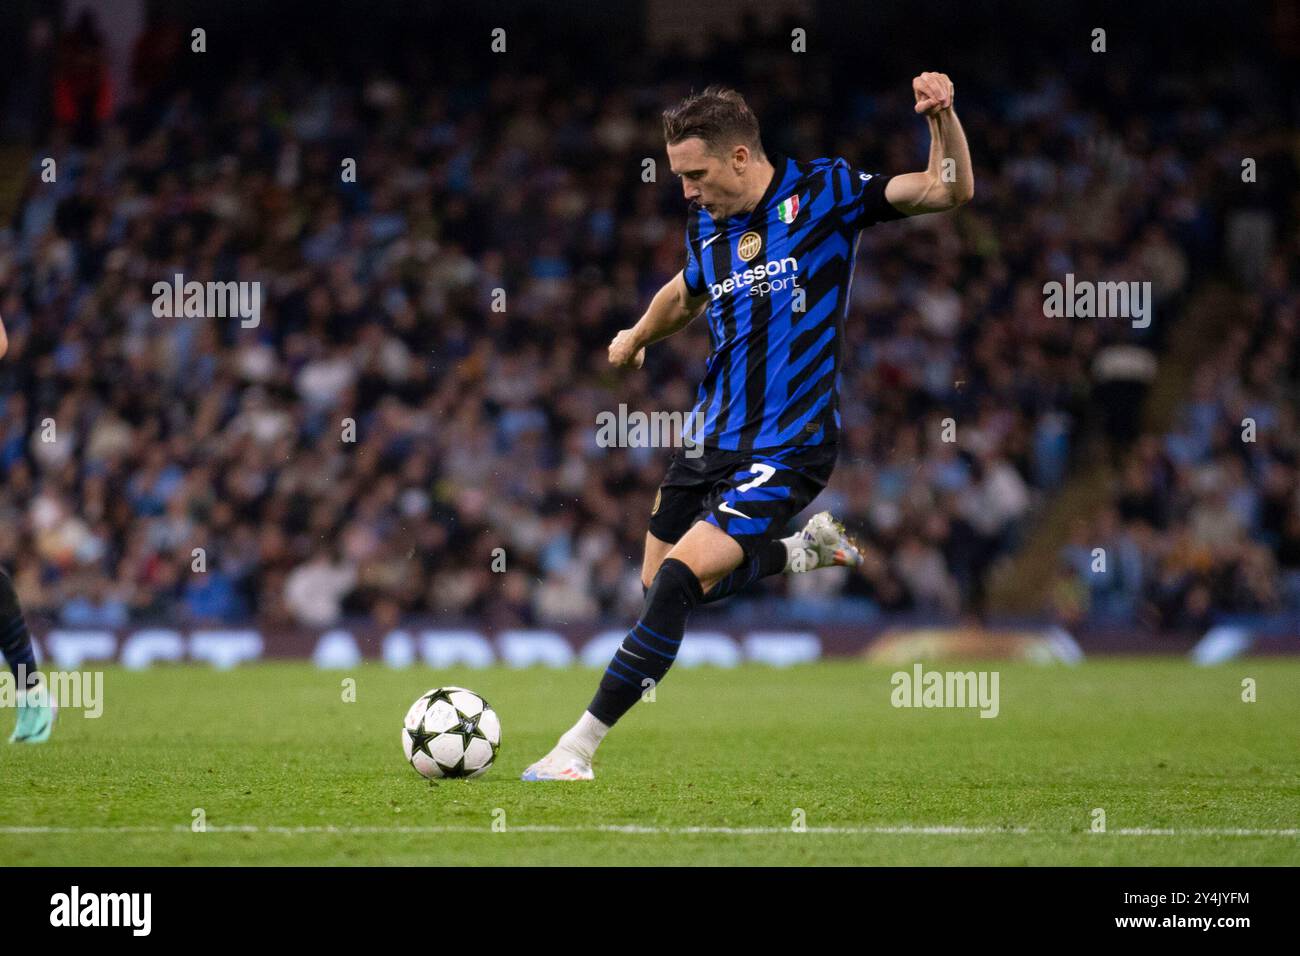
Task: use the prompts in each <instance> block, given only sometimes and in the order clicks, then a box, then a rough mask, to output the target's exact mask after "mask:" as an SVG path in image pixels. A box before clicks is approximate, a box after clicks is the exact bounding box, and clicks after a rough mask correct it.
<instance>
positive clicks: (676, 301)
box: [523, 73, 974, 780]
mask: <svg viewBox="0 0 1300 956" xmlns="http://www.w3.org/2000/svg"><path fill="white" fill-rule="evenodd" d="M912 90H913V93H914V94H915V97H916V103H915V107H914V108H915V110H916V112H917V113H918V114H921V115H923V116H924V117H925V118H926V122H927V123H928V124H929V127H930V158H929V165H928V166H927V168H926V169H925V170H924V171H923V172H914V173H906V174H903V175H897V176H887V175H881V174H876V173H868V172H863V171H860V170H857V169H854V168H852V167H851V166H850V164H849V163H848V162H846V161H845V160H843V159H816V160H812V161H811V162H799V161H796V160H793V159H789V158H786V157H783V156H777V155H773V156H771V157H770V158H769V157H768V156H767V155H765V154H764V151H763V147H762V143H761V141H760V138H759V129H758V121H757V119H755V117H754V114H753V113H752V112H751V111H750V109H749V107H748V106H747V105H746V103H745V101H744V99H743V97H741V95H740V94H739V93H737V92H735V91H734V90H728V89H723V88H719V87H711V88H709V89H707V90H705V91H704V92H703V93H700V94H698V95H693V96H691V97H688V98H687V99H686V100H684V101H683V102H682V103H680V104H679V105H678V106H676V107H674V108H673V109H670V110H668V111H666V112H665V113H664V134H665V139H666V140H667V148H668V159H669V164H670V166H671V168H672V171H673V174H674V175H675V176H677V177H678V178H680V179H681V181H682V188H683V191H684V193H685V197H686V199H687V200H689V201H690V203H691V204H692V206H693V207H694V209H693V213H692V215H691V216H690V217H689V220H688V223H687V229H686V266H685V268H684V269H683V270H682V271H681V272H679V273H678V274H677V275H676V276H674V277H673V278H672V279H671V280H670V281H669V282H668V284H667V285H665V286H664V287H663V288H662V289H660V290H659V292H658V293H657V294H656V295H655V297H654V299H653V300H652V301H651V303H650V306H649V308H648V309H647V310H646V312H645V314H644V315H643V316H642V317H641V319H640V320H639V321H638V322H637V323H636V325H635V326H633V327H632V328H630V329H624V330H623V331H621V332H619V333H618V335H616V336H615V337H614V340H613V341H612V342H611V343H610V346H609V360H610V362H611V363H613V364H614V365H616V366H620V367H635V368H640V367H641V364H642V362H643V361H644V349H645V347H646V346H647V345H650V344H652V343H654V342H657V341H659V340H660V339H663V338H666V337H667V336H669V335H672V334H673V333H674V332H677V331H679V330H680V329H682V328H684V327H685V326H686V325H687V324H688V323H689V322H690V321H691V320H692V319H694V318H695V316H696V315H697V314H698V313H699V312H700V310H701V308H702V307H704V306H706V305H707V306H708V322H709V332H710V338H711V344H712V350H711V353H710V355H709V360H708V365H707V367H706V370H705V373H704V380H703V382H702V383H701V384H700V389H699V397H698V401H697V404H696V406H695V409H694V412H693V414H692V418H693V419H694V420H695V421H696V422H697V423H698V425H697V427H696V429H695V433H694V434H692V436H691V438H692V439H693V440H695V441H698V442H702V444H703V446H704V448H703V453H702V454H700V455H698V456H696V457H687V456H685V455H683V454H681V453H678V454H677V455H675V456H674V458H673V460H672V463H671V465H670V466H669V469H668V474H667V477H665V479H664V481H663V484H662V485H661V486H660V489H659V493H658V494H657V495H656V496H655V502H654V506H653V508H652V509H651V512H650V530H649V532H648V533H647V535H646V543H645V557H644V561H643V564H642V570H641V580H642V583H643V584H644V585H645V586H646V588H647V590H646V596H645V605H644V608H643V610H642V612H641V616H640V618H639V619H638V620H637V621H636V623H635V624H634V625H633V626H632V628H631V630H629V631H628V633H627V635H626V637H624V639H623V642H622V644H621V645H620V646H619V648H618V650H617V651H616V652H615V654H614V658H613V660H612V661H610V664H609V667H608V668H607V669H606V671H605V673H604V676H603V677H602V678H601V681H600V686H599V688H598V689H597V691H596V695H595V697H594V698H593V699H592V701H591V703H590V704H589V705H588V707H587V709H586V711H585V712H584V713H583V715H582V717H581V718H580V719H579V720H578V722H577V723H576V724H575V725H574V726H573V727H572V728H571V729H570V730H568V731H567V732H565V734H564V735H563V736H562V737H560V740H559V742H558V743H557V744H556V745H555V747H554V748H553V749H552V750H551V752H550V753H549V754H547V755H546V756H545V757H543V758H542V759H541V760H539V761H538V762H537V763H535V764H533V765H532V766H531V767H529V768H528V769H527V770H525V771H524V773H523V779H524V780H591V779H592V778H593V776H594V775H593V773H592V769H591V762H592V757H593V756H594V754H595V752H596V748H597V747H598V746H599V745H600V742H601V740H602V739H603V738H604V736H605V734H606V733H608V731H609V729H610V727H612V726H613V725H614V723H615V722H616V721H618V719H619V718H620V717H622V716H623V715H624V714H625V713H627V711H628V710H629V709H630V708H631V707H632V705H633V704H635V703H636V702H637V700H638V699H640V697H641V695H642V693H643V691H644V689H645V688H648V687H651V686H654V685H656V684H658V683H659V682H660V681H661V680H663V677H664V675H665V674H666V673H667V672H668V668H669V667H671V666H672V663H673V660H674V658H675V657H676V656H677V650H678V647H679V646H680V645H681V641H682V634H683V633H684V631H685V627H686V621H687V618H688V617H689V616H690V614H691V611H692V610H693V609H694V608H695V607H696V606H697V605H699V604H701V603H705V602H707V601H710V600H716V599H718V598H719V597H724V596H726V595H727V594H731V593H734V592H735V591H736V590H739V589H740V588H742V587H745V586H747V585H749V584H750V583H752V582H753V581H755V580H757V579H758V578H761V577H764V576H766V575H770V574H777V573H781V572H783V571H794V572H797V571H800V570H808V569H810V568H812V567H818V566H825V565H828V564H851V563H854V561H855V560H856V554H855V553H854V552H853V548H852V545H851V543H850V542H849V541H848V540H847V538H846V537H845V536H844V534H843V530H842V529H841V528H840V527H839V526H838V525H837V524H836V523H835V522H834V521H833V520H832V519H831V517H830V515H829V514H827V513H825V512H823V513H822V514H819V515H817V516H816V517H815V518H814V519H813V520H812V521H810V522H809V524H808V526H807V527H806V528H805V529H804V531H803V532H802V533H801V534H799V535H796V536H794V537H793V538H788V539H785V540H778V539H775V535H776V534H777V533H779V532H780V530H781V529H782V528H783V527H784V525H785V523H786V522H787V521H789V519H791V518H793V517H794V516H795V515H796V514H798V513H799V512H800V511H802V510H803V509H804V508H805V507H806V506H807V505H808V504H809V503H811V502H812V500H813V499H814V498H815V497H816V496H817V495H818V493H819V492H820V491H821V490H822V488H824V487H825V485H826V482H827V480H828V479H829V478H830V474H831V469H832V468H833V467H834V464H835V458H836V453H837V444H836V443H837V439H838V434H839V425H840V414H839V394H838V385H839V377H840V362H841V346H840V340H841V327H842V324H843V322H844V319H845V315H846V313H847V310H848V298H849V283H850V280H851V278H852V273H853V260H854V257H855V254H856V252H857V240H858V236H859V233H860V232H861V230H862V229H864V228H866V227H867V226H870V225H873V224H875V223H880V222H888V221H890V220H893V219H900V218H902V217H904V216H912V215H919V214H921V213H928V212H940V211H943V210H947V209H952V208H953V207H955V206H959V205H961V204H962V203H964V202H967V201H968V200H969V199H970V198H971V196H972V195H973V192H974V180H973V175H972V172H971V161H970V152H969V150H968V148H967V145H966V138H965V136H964V135H963V133H962V129H961V124H960V123H958V121H957V116H956V114H955V113H954V112H953V108H952V103H953V85H952V82H951V81H950V80H949V79H948V77H947V76H946V75H945V74H943V73H922V74H920V75H919V76H917V77H916V78H915V79H913V80H912Z"/></svg>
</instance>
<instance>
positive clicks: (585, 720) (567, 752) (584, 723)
mask: <svg viewBox="0 0 1300 956" xmlns="http://www.w3.org/2000/svg"><path fill="white" fill-rule="evenodd" d="M607 733H609V725H607V724H604V723H601V722H600V721H599V720H597V719H596V718H595V717H593V716H592V715H591V714H590V713H589V712H588V711H585V710H584V711H583V712H582V716H581V717H579V718H578V722H577V723H576V724H574V725H573V726H572V727H571V728H569V729H568V730H567V731H565V733H564V736H562V737H561V738H560V742H559V743H557V744H556V745H555V746H554V747H553V748H552V749H551V752H550V753H548V754H547V755H546V756H545V757H543V758H542V759H541V760H539V761H537V763H535V764H533V765H532V766H531V767H529V768H528V769H527V770H525V771H524V772H523V773H522V774H521V775H520V777H519V779H520V780H528V781H536V780H594V779H596V775H595V774H594V773H593V772H592V770H591V760H592V758H593V757H594V756H595V755H596V748H597V747H599V746H600V742H601V740H603V739H604V738H605V735H606V734H607Z"/></svg>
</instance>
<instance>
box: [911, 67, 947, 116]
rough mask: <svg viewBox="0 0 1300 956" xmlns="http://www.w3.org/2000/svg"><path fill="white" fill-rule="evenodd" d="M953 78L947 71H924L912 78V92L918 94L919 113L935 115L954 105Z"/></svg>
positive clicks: (917, 105) (917, 106)
mask: <svg viewBox="0 0 1300 956" xmlns="http://www.w3.org/2000/svg"><path fill="white" fill-rule="evenodd" d="M952 90H953V86H952V80H950V79H948V74H947V73H922V74H921V75H920V76H917V77H913V79H912V92H913V93H915V94H916V106H915V107H913V109H915V110H916V111H917V112H918V113H924V114H925V115H926V116H933V115H934V114H935V113H938V112H939V111H940V110H946V109H948V108H949V107H950V106H952Z"/></svg>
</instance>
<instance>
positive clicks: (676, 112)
mask: <svg viewBox="0 0 1300 956" xmlns="http://www.w3.org/2000/svg"><path fill="white" fill-rule="evenodd" d="M693 136H696V137H699V138H700V139H702V140H703V141H704V145H705V146H707V147H708V149H709V151H710V152H718V151H720V150H724V149H726V148H728V147H730V146H738V145H745V146H748V147H749V148H750V149H751V150H752V151H753V152H754V154H755V155H756V156H762V155H763V143H762V140H760V139H759V135H758V117H756V116H755V115H754V111H753V110H751V109H750V108H749V104H748V103H746V102H745V98H744V97H743V96H741V95H740V94H739V93H737V92H736V91H735V90H732V89H728V88H727V87H725V86H710V87H709V88H708V89H706V90H705V91H704V92H703V93H692V94H691V95H690V96H688V97H686V99H684V100H682V101H681V102H680V103H678V104H677V105H676V106H674V107H672V108H671V109H666V110H664V139H665V140H666V141H667V143H668V145H669V146H672V145H674V144H675V143H680V142H681V141H682V140H684V139H690V138H691V137H693Z"/></svg>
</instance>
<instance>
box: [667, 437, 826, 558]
mask: <svg viewBox="0 0 1300 956" xmlns="http://www.w3.org/2000/svg"><path fill="white" fill-rule="evenodd" d="M838 455H839V446H838V445H801V446H795V447H790V448H769V449H766V450H755V451H724V450H722V449H718V448H705V449H704V452H703V454H701V455H699V456H697V457H695V458H689V457H687V456H686V455H685V454H683V452H682V451H680V450H679V451H678V452H677V454H675V455H674V456H673V461H672V464H671V465H669V466H668V474H667V475H666V476H665V478H664V481H663V484H662V485H660V486H659V492H658V493H657V494H656V495H655V503H654V507H653V508H652V509H651V511H650V533H651V534H653V535H654V536H655V537H656V538H658V539H659V540H660V541H667V542H668V543H669V544H676V543H677V541H678V540H679V539H680V538H681V537H682V535H684V534H685V533H686V532H687V531H688V530H690V527H691V525H693V524H695V522H696V521H707V522H709V523H710V524H712V525H714V526H716V527H718V528H721V529H722V530H723V531H725V532H726V533H727V534H728V535H730V536H731V537H732V538H734V539H735V540H736V543H737V544H739V545H740V547H741V549H742V550H743V551H744V552H745V557H749V556H750V555H751V554H753V552H754V549H755V548H756V547H758V545H759V544H761V543H762V542H764V541H769V540H772V539H773V538H778V537H781V536H782V535H783V534H784V533H785V529H786V525H787V524H789V522H790V519H791V518H793V517H794V516H795V515H797V514H798V513H799V512H801V511H803V509H804V508H806V507H808V505H810V504H811V503H812V500H813V499H814V498H816V497H817V496H818V495H819V494H821V490H822V489H823V488H825V487H826V482H827V481H829V480H830V477H831V472H832V471H833V470H834V469H835V459H836V458H837V457H838Z"/></svg>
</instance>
